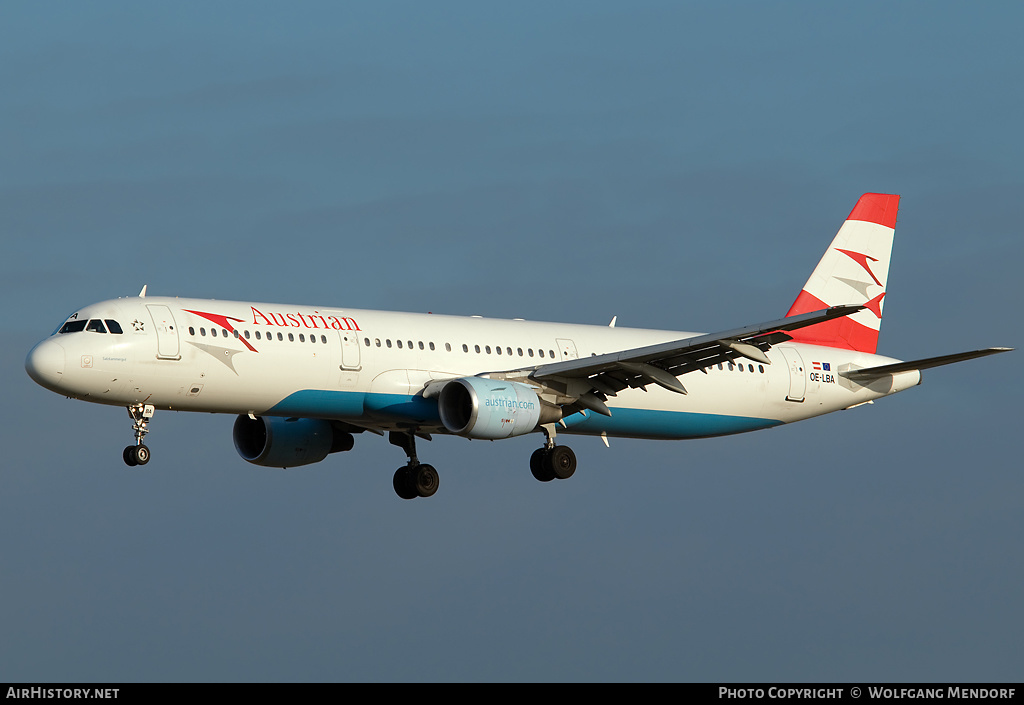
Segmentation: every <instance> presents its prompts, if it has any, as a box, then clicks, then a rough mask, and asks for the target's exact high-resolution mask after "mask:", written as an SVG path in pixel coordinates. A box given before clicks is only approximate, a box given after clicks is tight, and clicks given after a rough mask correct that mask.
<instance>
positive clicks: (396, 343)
mask: <svg viewBox="0 0 1024 705" xmlns="http://www.w3.org/2000/svg"><path fill="white" fill-rule="evenodd" d="M395 345H397V346H398V349H399V350H401V349H402V341H401V340H396V341H395Z"/></svg>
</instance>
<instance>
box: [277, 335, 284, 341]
mask: <svg viewBox="0 0 1024 705" xmlns="http://www.w3.org/2000/svg"><path fill="white" fill-rule="evenodd" d="M277 339H278V340H280V341H284V336H283V335H281V334H280V333H278V334H277Z"/></svg>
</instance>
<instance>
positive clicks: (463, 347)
mask: <svg viewBox="0 0 1024 705" xmlns="http://www.w3.org/2000/svg"><path fill="white" fill-rule="evenodd" d="M79 330H81V328H79ZM462 352H465V353H468V352H469V346H468V345H466V344H465V343H463V344H462Z"/></svg>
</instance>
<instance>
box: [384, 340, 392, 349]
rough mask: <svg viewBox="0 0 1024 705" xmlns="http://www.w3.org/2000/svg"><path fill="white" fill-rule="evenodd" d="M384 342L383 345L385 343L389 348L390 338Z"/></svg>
mask: <svg viewBox="0 0 1024 705" xmlns="http://www.w3.org/2000/svg"><path fill="white" fill-rule="evenodd" d="M384 342H385V343H387V346H388V347H389V348H390V347H391V338H388V339H387V340H385V341H384Z"/></svg>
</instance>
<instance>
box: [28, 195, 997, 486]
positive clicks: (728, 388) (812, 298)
mask: <svg viewBox="0 0 1024 705" xmlns="http://www.w3.org/2000/svg"><path fill="white" fill-rule="evenodd" d="M899 199H900V197H899V196H898V195H895V194H877V193H867V194H864V195H863V196H862V197H861V198H860V199H859V200H858V201H857V205H856V206H855V207H854V209H853V210H852V211H851V212H850V215H849V217H848V218H847V219H846V221H845V222H844V223H843V225H842V227H841V228H840V230H839V232H838V234H837V235H836V236H835V239H834V240H833V241H832V243H831V245H830V246H829V248H828V249H827V250H826V252H825V254H824V256H823V257H822V258H821V260H820V261H819V262H818V265H817V266H816V267H815V269H814V271H813V272H812V273H811V276H810V278H809V279H808V280H807V283H806V284H805V285H804V287H803V289H802V290H801V291H800V293H799V294H798V296H797V298H796V300H795V301H794V303H793V305H792V306H791V307H790V309H789V311H788V312H787V314H786V316H785V317H783V318H779V319H777V320H773V321H768V322H765V323H758V324H755V325H749V326H745V327H741V328H733V329H730V330H725V331H721V332H717V333H711V334H698V333H687V332H675V331H662V330H646V329H630V328H623V327H616V325H615V324H616V319H614V318H613V319H612V321H611V323H609V324H608V325H606V326H595V325H574V324H563V323H543V322H530V321H525V320H522V319H513V320H496V319H487V318H482V317H480V316H469V317H465V316H448V315H435V314H433V313H394V312H386V311H370V310H353V309H342V308H336V307H328V306H320V307H311V306H294V305H282V304H269V303H258V302H235V301H218V300H205V299H187V298H177V297H156V296H147V295H146V287H143V289H142V291H141V292H140V293H139V295H138V296H137V297H128V298H119V299H114V300H108V301H102V302H100V303H96V304H92V305H89V306H85V307H83V308H81V309H79V310H77V311H75V312H74V313H73V314H72V315H71V316H69V317H68V318H67V319H66V320H65V321H64V322H63V323H61V325H60V326H58V327H57V329H56V330H55V331H54V332H53V333H52V334H51V335H50V336H49V337H48V338H45V339H44V340H42V341H41V342H39V343H38V344H37V345H35V346H34V347H33V348H32V350H31V351H30V352H29V353H28V356H27V358H26V361H25V368H26V370H27V372H28V374H29V376H30V377H31V378H32V379H33V380H34V381H36V382H37V383H38V384H40V385H42V386H43V387H45V388H47V389H50V390H52V391H54V392H57V393H58V394H62V395H64V396H67V397H69V398H74V399H81V400H84V401H88V402H94V403H99V404H109V405H117V406H124V407H126V408H127V410H128V414H129V416H130V418H131V420H132V428H133V430H134V433H135V444H134V445H129V446H127V447H126V448H125V449H124V452H123V453H122V458H123V460H124V462H125V463H126V464H127V465H129V466H142V465H145V464H146V463H148V462H149V459H150V450H149V448H148V447H147V446H146V445H145V443H144V442H143V441H144V439H145V437H146V434H147V433H148V432H149V422H150V420H151V419H152V417H153V415H154V413H155V411H156V410H157V409H164V410H176V411H202V412H212V413H222V414H236V415H237V418H236V419H235V422H234V426H233V429H232V437H233V440H234V445H235V448H236V450H237V452H238V454H239V455H240V456H241V457H242V458H243V459H244V460H246V461H248V462H250V463H253V464H255V465H259V466H265V467H274V468H291V467H298V466H303V465H308V464H312V463H317V462H320V461H322V460H324V459H325V458H326V457H327V456H328V455H329V454H331V453H336V452H342V451H347V450H350V449H351V448H352V447H353V445H354V435H355V434H359V433H364V432H371V433H374V434H377V435H381V436H383V435H384V434H385V433H386V434H388V439H389V441H390V442H391V443H392V444H394V445H396V446H398V447H400V448H401V449H402V450H404V451H405V454H406V455H407V457H408V460H407V462H406V464H405V465H403V466H402V467H400V468H398V470H397V471H396V472H395V474H394V478H393V486H394V490H395V492H396V494H397V495H398V496H399V497H401V498H403V499H413V498H416V497H429V496H432V495H433V494H434V493H435V492H436V491H437V488H438V486H439V476H438V473H437V470H436V469H435V468H434V467H433V466H431V465H429V464H426V463H421V462H420V460H419V458H418V456H417V452H416V440H417V439H424V440H430V439H431V437H432V435H433V434H453V435H457V436H462V437H465V438H469V439H486V440H500V439H504V438H510V437H514V436H521V435H524V434H527V433H542V434H543V435H544V442H543V445H542V446H541V447H540V448H538V449H537V450H536V451H534V453H533V454H532V456H531V457H530V470H531V472H532V473H533V475H534V477H535V478H537V479H538V480H540V481H542V482H548V481H551V480H554V479H556V478H557V479H567V478H569V477H571V476H572V475H573V473H574V472H575V470H576V456H575V454H574V453H573V451H572V450H571V449H570V448H569V447H568V446H566V445H563V444H558V443H556V437H557V436H558V435H559V434H567V435H570V434H579V435H587V436H597V437H600V438H601V440H603V441H604V443H605V444H607V443H608V439H609V438H613V437H627V438H642V439H690V438H707V437H713V436H723V435H729V434H734V433H743V432H747V431H754V430H758V429H764V428H772V427H775V426H779V425H781V424H787V423H792V422H794V421H801V420H803V419H809V418H812V417H815V416H819V415H822V414H827V413H830V412H833V411H839V410H842V409H850V408H853V407H855V406H860V405H862V404H870V403H872V402H873V401H874V400H875V399H879V398H881V397H885V396H888V395H890V394H895V393H896V392H900V391H903V390H905V389H908V388H910V387H913V386H916V385H917V384H920V382H921V371H922V370H924V369H928V368H932V367H938V366H940V365H947V364H950V363H954V362H961V361H964V360H969V359H972V358H977V357H982V356H986V355H993V354H996V353H1001V352H1006V351H1008V350H1010V349H1011V348H1000V347H996V348H984V349H980V350H973V351H969V352H962V353H956V354H952V355H943V356H940V357H930V358H925V359H919V360H913V361H910V362H903V361H900V360H897V359H894V358H890V357H884V356H881V355H878V354H876V348H877V344H878V335H879V330H880V327H881V320H882V310H883V304H884V299H885V295H886V285H887V280H888V273H889V258H890V253H891V251H892V242H893V235H894V233H895V228H896V217H897V212H898V209H899Z"/></svg>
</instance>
